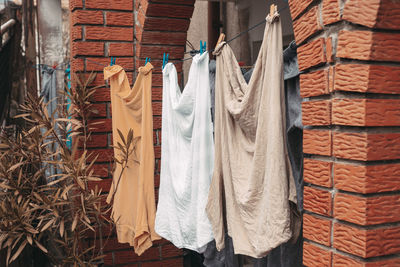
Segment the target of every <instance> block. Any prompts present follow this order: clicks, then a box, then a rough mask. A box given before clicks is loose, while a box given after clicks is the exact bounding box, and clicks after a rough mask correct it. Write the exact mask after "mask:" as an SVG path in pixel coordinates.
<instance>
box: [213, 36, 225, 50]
mask: <svg viewBox="0 0 400 267" xmlns="http://www.w3.org/2000/svg"><path fill="white" fill-rule="evenodd" d="M224 40H225V34H223V33H221V34H220V35H219V38H218V41H217V44H216V45H215V48H217V46H218V45H219V44H220V43H221V42H223V41H224Z"/></svg>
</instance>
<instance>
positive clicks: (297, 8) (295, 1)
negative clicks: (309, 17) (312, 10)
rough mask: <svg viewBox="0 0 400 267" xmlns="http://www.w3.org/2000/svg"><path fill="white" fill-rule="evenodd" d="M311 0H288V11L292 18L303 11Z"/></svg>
mask: <svg viewBox="0 0 400 267" xmlns="http://www.w3.org/2000/svg"><path fill="white" fill-rule="evenodd" d="M312 1H313V0H289V7H290V13H291V15H292V19H293V20H294V19H296V18H297V17H298V16H299V15H300V13H301V12H303V11H304V10H305V9H306V8H307V7H308V6H309V5H310V4H311V3H312Z"/></svg>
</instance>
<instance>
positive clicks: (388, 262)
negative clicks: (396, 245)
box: [333, 254, 400, 267]
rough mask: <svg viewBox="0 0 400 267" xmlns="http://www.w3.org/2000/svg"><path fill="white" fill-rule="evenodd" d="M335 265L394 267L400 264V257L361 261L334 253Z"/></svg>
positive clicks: (341, 266) (337, 266)
mask: <svg viewBox="0 0 400 267" xmlns="http://www.w3.org/2000/svg"><path fill="white" fill-rule="evenodd" d="M333 266H335V267H347V266H351V267H393V266H400V258H394V259H376V260H374V261H368V262H365V261H360V260H358V259H357V260H356V259H354V258H350V257H347V256H344V255H340V254H334V255H333Z"/></svg>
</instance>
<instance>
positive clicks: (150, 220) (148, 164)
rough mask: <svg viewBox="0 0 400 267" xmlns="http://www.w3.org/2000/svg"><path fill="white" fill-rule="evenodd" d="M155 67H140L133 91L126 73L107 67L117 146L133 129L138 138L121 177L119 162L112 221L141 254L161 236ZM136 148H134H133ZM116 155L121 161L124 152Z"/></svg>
mask: <svg viewBox="0 0 400 267" xmlns="http://www.w3.org/2000/svg"><path fill="white" fill-rule="evenodd" d="M152 69H153V66H152V65H151V64H150V63H147V64H146V66H144V67H141V68H139V74H138V76H137V79H136V82H135V85H134V86H133V88H132V89H131V88H130V86H129V81H128V78H127V76H126V73H125V71H124V70H123V69H122V67H121V66H118V65H114V66H108V67H106V68H104V79H110V87H111V107H112V128H113V145H114V146H118V142H119V143H121V144H123V142H122V139H121V137H120V136H119V134H118V131H117V129H118V130H119V131H121V133H122V134H123V136H124V138H125V140H126V139H127V136H128V132H129V130H130V129H132V130H133V136H134V137H138V141H137V143H136V147H135V148H134V150H133V151H132V153H131V155H130V157H129V162H128V165H127V168H126V169H125V170H124V172H123V174H122V176H121V177H120V174H121V168H122V166H121V164H119V163H116V168H115V171H114V178H113V183H112V185H111V189H110V193H109V195H108V198H107V202H108V203H110V202H111V201H112V199H113V198H114V199H113V210H112V214H111V216H112V219H113V220H114V221H115V222H116V230H117V235H118V241H119V242H120V243H129V244H130V245H131V246H133V247H134V249H135V252H136V253H137V254H138V255H141V254H142V253H143V252H144V251H145V250H146V249H148V248H149V247H151V246H152V244H153V242H152V241H154V240H157V239H160V237H159V236H158V235H157V234H156V233H155V231H154V221H155V212H156V207H155V198H154V147H153V114H152V105H151V78H152ZM131 147H132V146H131ZM114 155H115V157H116V159H117V160H119V161H121V159H122V156H121V152H120V150H118V149H116V148H114Z"/></svg>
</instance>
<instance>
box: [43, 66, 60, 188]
mask: <svg viewBox="0 0 400 267" xmlns="http://www.w3.org/2000/svg"><path fill="white" fill-rule="evenodd" d="M40 71H41V74H42V90H41V92H40V96H41V97H43V99H44V103H46V105H47V112H48V114H49V116H50V117H51V116H53V118H54V119H57V118H58V113H57V70H56V69H55V68H52V67H51V66H48V65H44V64H41V65H40ZM55 131H56V132H57V133H58V132H59V129H58V127H57V124H55ZM42 133H43V134H44V133H45V129H43V130H42ZM49 141H53V142H50V143H49V144H48V145H47V146H48V149H49V150H50V151H51V152H53V153H54V152H56V151H57V149H58V145H57V143H56V142H55V141H54V140H50V139H49V138H47V139H46V140H45V142H46V143H47V142H49ZM56 159H59V157H55V158H54V159H52V160H56ZM43 165H44V166H43V167H44V169H45V176H46V180H47V181H48V182H51V181H53V180H54V179H55V177H54V176H53V175H55V174H56V173H57V166H56V165H55V164H49V163H43Z"/></svg>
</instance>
